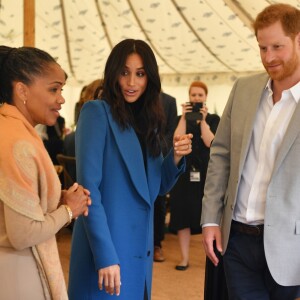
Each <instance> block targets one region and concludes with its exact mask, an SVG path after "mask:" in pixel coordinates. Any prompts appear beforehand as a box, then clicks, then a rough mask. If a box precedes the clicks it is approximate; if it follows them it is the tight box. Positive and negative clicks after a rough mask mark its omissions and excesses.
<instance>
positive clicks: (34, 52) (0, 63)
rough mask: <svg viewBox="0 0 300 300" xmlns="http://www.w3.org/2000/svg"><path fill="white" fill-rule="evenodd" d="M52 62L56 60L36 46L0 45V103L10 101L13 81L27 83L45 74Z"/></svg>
mask: <svg viewBox="0 0 300 300" xmlns="http://www.w3.org/2000/svg"><path fill="white" fill-rule="evenodd" d="M52 63H57V62H56V60H55V59H54V58H53V57H52V56H51V55H49V54H48V53H47V52H45V51H43V50H40V49H37V48H33V47H20V48H11V47H7V46H0V103H4V102H6V103H9V104H11V103H12V89H13V86H12V84H13V82H14V81H21V82H23V83H24V84H27V85H28V84H30V83H32V80H33V78H34V77H36V76H40V75H43V74H45V72H46V71H47V67H48V66H49V64H52Z"/></svg>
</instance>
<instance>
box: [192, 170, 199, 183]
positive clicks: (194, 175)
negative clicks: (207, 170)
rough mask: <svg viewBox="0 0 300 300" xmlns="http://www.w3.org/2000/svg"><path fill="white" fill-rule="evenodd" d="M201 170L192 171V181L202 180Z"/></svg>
mask: <svg viewBox="0 0 300 300" xmlns="http://www.w3.org/2000/svg"><path fill="white" fill-rule="evenodd" d="M200 179H201V178H200V172H199V171H191V172H190V182H200Z"/></svg>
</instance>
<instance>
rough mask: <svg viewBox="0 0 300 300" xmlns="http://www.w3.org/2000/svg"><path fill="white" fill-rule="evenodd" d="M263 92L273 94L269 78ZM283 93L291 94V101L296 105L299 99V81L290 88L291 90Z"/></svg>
mask: <svg viewBox="0 0 300 300" xmlns="http://www.w3.org/2000/svg"><path fill="white" fill-rule="evenodd" d="M265 90H268V92H269V93H271V95H272V94H273V91H272V79H271V78H269V80H268V82H267V84H266V86H265ZM284 91H289V92H290V93H291V95H292V97H293V99H294V100H295V102H296V103H298V102H299V99H300V81H299V82H298V83H296V84H295V85H294V86H292V87H291V88H289V89H288V90H284Z"/></svg>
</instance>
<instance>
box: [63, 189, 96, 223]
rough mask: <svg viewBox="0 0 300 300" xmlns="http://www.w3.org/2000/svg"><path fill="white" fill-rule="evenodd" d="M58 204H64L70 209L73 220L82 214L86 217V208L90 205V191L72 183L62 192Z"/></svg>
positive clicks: (87, 211)
mask: <svg viewBox="0 0 300 300" xmlns="http://www.w3.org/2000/svg"><path fill="white" fill-rule="evenodd" d="M60 204H66V205H68V206H69V207H70V209H71V210H72V214H73V218H74V219H75V218H77V217H78V216H80V215H82V214H83V215H84V216H87V215H88V213H89V208H88V207H89V206H90V205H91V204H92V200H91V198H90V191H88V190H87V189H85V188H84V187H83V186H82V185H79V184H78V183H74V184H73V185H72V186H71V187H70V188H69V189H68V190H62V192H61V200H60Z"/></svg>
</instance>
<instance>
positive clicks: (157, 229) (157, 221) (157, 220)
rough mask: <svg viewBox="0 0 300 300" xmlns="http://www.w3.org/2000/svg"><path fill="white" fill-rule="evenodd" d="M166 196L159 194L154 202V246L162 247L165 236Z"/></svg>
mask: <svg viewBox="0 0 300 300" xmlns="http://www.w3.org/2000/svg"><path fill="white" fill-rule="evenodd" d="M165 219H166V196H158V197H157V199H156V201H155V204H154V246H158V247H161V242H162V241H163V240H164V237H165Z"/></svg>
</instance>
